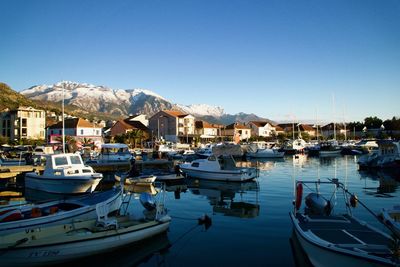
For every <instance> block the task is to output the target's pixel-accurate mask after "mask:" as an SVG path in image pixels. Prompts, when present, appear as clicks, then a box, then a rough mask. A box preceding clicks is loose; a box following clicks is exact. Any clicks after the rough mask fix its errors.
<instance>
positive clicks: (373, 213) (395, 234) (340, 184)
mask: <svg viewBox="0 0 400 267" xmlns="http://www.w3.org/2000/svg"><path fill="white" fill-rule="evenodd" d="M328 180H329V181H331V182H332V183H335V184H336V185H337V186H338V187H340V188H342V189H343V191H344V192H345V193H347V194H349V195H350V196H355V194H353V193H351V192H349V190H347V188H346V187H345V186H344V185H343V184H342V183H340V182H339V181H338V180H333V179H329V178H328ZM358 203H360V205H361V206H363V207H364V208H365V209H366V210H367V211H368V212H369V213H371V215H372V216H374V217H375V219H377V220H378V221H379V222H380V223H382V224H383V225H384V226H385V227H386V228H387V229H389V230H390V232H392V234H393V235H394V236H395V237H396V238H397V239H400V235H399V234H398V233H397V232H396V231H395V230H393V229H392V228H391V227H390V226H389V225H386V224H385V223H384V222H383V221H382V220H381V218H380V217H379V216H378V215H376V214H375V212H373V211H372V210H370V209H369V208H368V207H367V206H366V205H365V204H364V203H362V201H361V200H359V199H358Z"/></svg>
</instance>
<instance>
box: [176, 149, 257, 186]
mask: <svg viewBox="0 0 400 267" xmlns="http://www.w3.org/2000/svg"><path fill="white" fill-rule="evenodd" d="M179 167H180V169H181V171H182V172H183V173H184V174H185V175H186V176H189V177H193V178H200V179H208V180H216V181H235V182H243V181H248V180H252V179H255V178H256V177H257V175H258V171H257V169H256V168H245V167H237V166H236V162H235V160H234V159H233V157H232V156H222V155H221V156H218V157H216V156H214V155H213V156H209V157H208V158H207V159H197V160H194V161H192V162H191V163H182V164H180V165H179Z"/></svg>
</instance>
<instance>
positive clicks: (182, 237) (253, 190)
mask: <svg viewBox="0 0 400 267" xmlns="http://www.w3.org/2000/svg"><path fill="white" fill-rule="evenodd" d="M356 161H357V157H356V156H338V157H307V156H306V155H299V156H285V158H284V159H280V160H263V161H260V160H258V161H256V160H254V161H247V162H238V164H239V165H242V166H257V167H258V168H259V170H260V171H259V178H258V179H257V180H256V181H254V182H245V183H225V182H213V181H206V180H197V179H187V180H185V181H183V182H181V183H174V184H166V185H165V186H164V185H162V184H157V185H156V186H157V187H164V188H165V190H166V193H165V194H164V195H162V194H161V193H159V194H158V196H157V197H163V198H165V205H166V206H167V208H168V210H169V214H170V216H171V217H172V222H171V225H170V228H169V231H168V232H167V233H166V235H162V236H158V237H155V238H153V239H149V240H147V241H145V242H142V243H140V244H135V245H132V246H128V247H125V248H123V249H120V250H117V251H112V252H110V253H106V254H102V255H97V256H94V257H90V258H86V259H82V260H79V261H78V262H77V263H76V264H79V265H80V264H82V265H87V264H90V265H92V266H96V267H97V266H145V267H149V266H309V265H308V262H307V259H306V257H305V255H304V253H303V252H302V250H301V248H300V247H299V246H298V244H297V242H296V240H295V239H294V238H293V236H292V233H293V232H292V231H293V228H292V223H291V221H290V218H289V212H290V211H291V210H292V209H293V204H292V202H293V199H294V182H295V180H308V181H316V180H318V179H320V180H321V181H327V179H328V178H338V179H339V181H340V182H342V183H343V184H345V185H346V186H347V188H348V190H349V191H350V192H352V193H355V194H356V195H357V196H358V198H359V199H360V201H362V203H363V204H365V205H366V206H368V208H369V209H370V210H372V211H374V212H375V213H378V212H379V210H380V209H381V208H390V207H392V206H393V205H396V204H400V202H399V196H400V193H399V189H398V186H399V183H398V181H400V177H399V172H398V170H397V173H393V172H391V173H388V172H368V171H359V170H358V165H357V163H356ZM338 201H339V200H338ZM131 208H132V207H131ZM133 208H134V207H133ZM353 212H354V214H355V215H356V216H357V217H359V218H360V219H362V220H365V221H367V222H369V223H372V224H373V225H374V226H377V227H378V228H380V229H383V227H382V226H381V225H380V224H379V223H378V222H377V221H376V220H375V219H374V217H373V216H371V215H370V214H369V213H368V212H367V211H366V210H365V209H363V208H362V207H360V205H359V206H358V207H356V208H354V210H353ZM204 215H207V216H208V217H210V218H211V222H204V221H199V218H202V217H203V218H204Z"/></svg>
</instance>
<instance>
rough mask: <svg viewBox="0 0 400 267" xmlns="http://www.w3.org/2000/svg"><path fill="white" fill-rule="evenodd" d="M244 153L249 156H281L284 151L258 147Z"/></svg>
mask: <svg viewBox="0 0 400 267" xmlns="http://www.w3.org/2000/svg"><path fill="white" fill-rule="evenodd" d="M246 155H247V156H248V157H251V158H283V156H284V155H285V152H284V151H280V150H278V149H272V148H264V149H261V148H259V149H257V150H256V151H254V152H253V151H248V152H247V154H246Z"/></svg>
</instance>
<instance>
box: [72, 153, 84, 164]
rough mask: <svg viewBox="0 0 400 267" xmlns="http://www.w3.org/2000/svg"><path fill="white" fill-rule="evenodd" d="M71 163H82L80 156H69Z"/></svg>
mask: <svg viewBox="0 0 400 267" xmlns="http://www.w3.org/2000/svg"><path fill="white" fill-rule="evenodd" d="M71 164H82V160H81V157H80V156H78V155H76V156H71Z"/></svg>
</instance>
